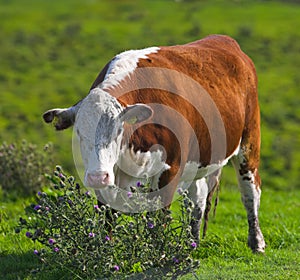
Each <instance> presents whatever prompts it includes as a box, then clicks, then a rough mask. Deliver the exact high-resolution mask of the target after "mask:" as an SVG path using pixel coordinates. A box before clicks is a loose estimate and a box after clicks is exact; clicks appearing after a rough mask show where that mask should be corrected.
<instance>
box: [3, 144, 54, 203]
mask: <svg viewBox="0 0 300 280" xmlns="http://www.w3.org/2000/svg"><path fill="white" fill-rule="evenodd" d="M52 161H53V156H52V145H51V144H50V143H48V144H46V145H45V146H44V148H43V149H42V150H39V149H38V147H37V146H36V145H34V144H31V143H28V142H27V141H25V140H23V141H22V142H21V143H20V144H18V143H11V144H7V143H6V142H3V143H2V144H1V145H0V186H2V188H3V190H4V191H5V193H6V194H14V193H15V194H16V195H17V196H18V197H19V196H20V195H23V196H24V195H25V196H27V195H32V194H33V193H34V192H36V191H37V190H38V189H40V188H41V187H42V186H43V184H44V183H45V178H44V173H46V172H50V171H51V169H52V167H51V169H50V168H49V166H51V165H52Z"/></svg>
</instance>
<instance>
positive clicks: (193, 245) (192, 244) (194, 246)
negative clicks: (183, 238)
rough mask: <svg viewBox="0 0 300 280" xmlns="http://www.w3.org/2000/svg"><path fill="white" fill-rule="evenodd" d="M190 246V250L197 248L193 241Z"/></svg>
mask: <svg viewBox="0 0 300 280" xmlns="http://www.w3.org/2000/svg"><path fill="white" fill-rule="evenodd" d="M191 246H192V248H194V249H195V248H196V247H197V243H196V242H195V241H193V242H192V243H191Z"/></svg>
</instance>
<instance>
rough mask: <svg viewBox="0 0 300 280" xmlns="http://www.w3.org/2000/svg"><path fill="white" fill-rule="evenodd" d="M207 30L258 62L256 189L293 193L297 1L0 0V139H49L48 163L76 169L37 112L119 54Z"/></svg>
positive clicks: (299, 51) (298, 111) (299, 154)
mask: <svg viewBox="0 0 300 280" xmlns="http://www.w3.org/2000/svg"><path fill="white" fill-rule="evenodd" d="M216 33H218V34H227V35H230V36H232V37H233V38H235V39H236V40H237V41H238V43H239V44H240V46H241V48H242V49H243V50H244V51H245V52H246V53H247V54H248V55H249V56H250V57H251V58H252V60H253V61H254V63H255V65H256V68H257V73H258V79H259V99H260V105H261V117H262V155H261V176H262V180H263V187H264V188H271V189H281V190H295V189H296V188H298V189H300V172H299V171H300V126H299V124H300V93H299V89H300V71H299V67H300V1H257V0H254V1H244V0H240V1H238V0H235V1H222V0H219V1H217V0H212V1H208V0H207V1H205V0H203V1H192V0H189V1H188V0H185V1H184V0H182V1H171V0H165V1H158V0H154V1H146V0H141V1H133V0H132V1H131V0H119V1H117V0H114V1H112V0H102V1H96V0H87V1H82V0H63V1H58V0H52V1H40V0H24V1H20V0H0V145H1V144H2V143H4V142H6V143H7V145H8V146H9V145H11V143H21V141H22V139H25V140H27V142H28V143H33V144H34V145H36V146H37V147H38V149H43V147H44V145H45V144H46V143H48V142H49V141H51V142H52V143H53V149H52V152H51V154H52V156H53V157H54V160H53V162H54V163H55V164H61V165H62V166H63V167H64V168H65V169H66V170H67V171H69V172H72V173H74V174H75V168H74V163H73V157H72V144H71V141H72V129H70V130H66V131H63V132H56V131H54V128H53V127H51V126H49V125H46V124H45V123H43V121H42V117H41V116H42V114H43V112H44V111H46V110H48V109H51V108H54V107H69V106H70V105H73V104H74V103H76V102H77V101H79V100H80V99H81V98H83V97H85V96H86V95H87V94H88V90H89V88H90V86H91V84H92V83H93V81H94V79H95V78H96V76H97V74H98V73H99V71H100V70H101V69H102V68H103V67H104V65H105V64H106V63H107V62H108V61H109V60H110V59H111V58H112V57H113V56H114V55H115V54H117V53H119V52H122V51H124V50H129V49H138V48H143V47H148V46H161V45H174V44H182V43H187V42H190V41H194V40H197V39H200V38H202V37H204V36H206V35H209V34H216ZM46 162H47V160H46ZM54 163H53V166H54ZM3 164H5V163H3V162H2V165H3ZM51 164H52V162H51ZM225 169H226V170H225V171H224V172H223V179H224V181H223V182H225V183H223V184H225V185H226V184H227V185H236V179H235V176H234V175H233V174H234V173H233V169H232V168H231V167H226V168H225Z"/></svg>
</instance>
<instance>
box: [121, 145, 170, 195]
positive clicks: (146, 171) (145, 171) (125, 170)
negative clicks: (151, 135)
mask: <svg viewBox="0 0 300 280" xmlns="http://www.w3.org/2000/svg"><path fill="white" fill-rule="evenodd" d="M162 157H163V152H162V151H160V150H157V151H153V152H150V151H148V152H145V153H142V152H140V151H137V152H136V153H135V152H134V151H133V149H128V148H124V147H123V148H122V150H121V154H120V157H119V160H118V163H117V165H118V170H117V171H116V185H117V186H120V187H121V188H123V187H125V188H126V187H127V186H129V185H132V186H134V185H135V184H136V182H137V181H142V182H146V181H147V180H149V182H150V183H151V187H152V189H156V188H158V180H159V177H160V175H161V174H162V173H163V172H164V171H165V170H168V169H169V168H170V166H169V165H168V164H166V163H165V161H164V160H163V159H162Z"/></svg>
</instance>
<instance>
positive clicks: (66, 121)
mask: <svg viewBox="0 0 300 280" xmlns="http://www.w3.org/2000/svg"><path fill="white" fill-rule="evenodd" d="M75 117H76V110H74V108H73V107H71V108H68V109H52V110H49V111H47V112H45V113H44V114H43V119H44V121H45V122H46V123H52V122H53V121H54V126H55V128H56V129H57V130H62V129H66V128H68V127H70V126H72V125H73V123H74V122H75Z"/></svg>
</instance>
